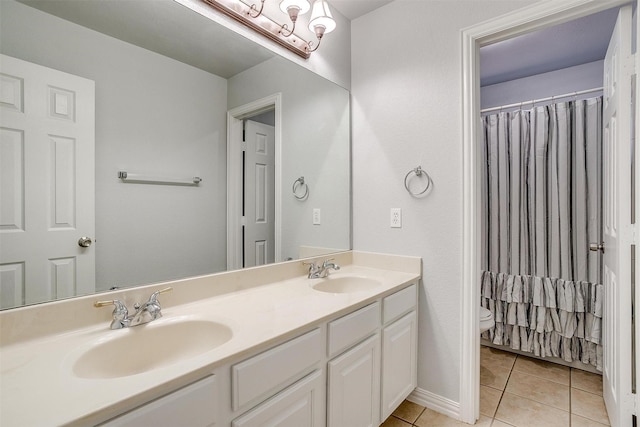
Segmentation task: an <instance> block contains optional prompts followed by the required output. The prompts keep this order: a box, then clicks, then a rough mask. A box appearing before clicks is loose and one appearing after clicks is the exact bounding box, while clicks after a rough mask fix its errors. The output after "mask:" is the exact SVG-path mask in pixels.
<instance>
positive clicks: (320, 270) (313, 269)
mask: <svg viewBox="0 0 640 427" xmlns="http://www.w3.org/2000/svg"><path fill="white" fill-rule="evenodd" d="M330 261H333V258H330V259H325V260H324V262H323V263H322V265H319V264H316V263H315V262H303V264H304V265H308V266H309V275H308V276H307V277H308V278H309V279H319V278H325V277H327V276H328V275H329V270H336V271H337V270H340V266H339V265H338V264H336V263H333V262H330Z"/></svg>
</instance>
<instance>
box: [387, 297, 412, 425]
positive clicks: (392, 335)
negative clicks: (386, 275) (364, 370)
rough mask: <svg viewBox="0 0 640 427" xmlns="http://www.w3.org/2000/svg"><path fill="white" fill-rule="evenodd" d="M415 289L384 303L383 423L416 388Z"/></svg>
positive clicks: (388, 298)
mask: <svg viewBox="0 0 640 427" xmlns="http://www.w3.org/2000/svg"><path fill="white" fill-rule="evenodd" d="M416 298H417V294H416V285H412V286H410V287H408V288H405V289H403V290H401V291H399V292H396V293H395V294H393V295H390V296H388V297H386V298H385V299H384V300H383V305H382V306H383V319H384V322H385V327H384V328H383V330H382V383H381V388H382V394H381V396H382V399H381V400H382V402H381V405H380V407H381V420H382V421H384V420H385V419H386V418H387V417H388V416H389V415H391V413H392V412H393V411H394V410H395V409H396V408H397V407H398V406H399V405H400V404H401V403H402V401H403V400H404V399H405V398H406V397H407V396H408V395H409V394H410V393H411V392H412V391H413V389H415V388H416V385H417V378H418V376H417V366H418V365H417V354H418V349H417V347H418V320H417V313H416Z"/></svg>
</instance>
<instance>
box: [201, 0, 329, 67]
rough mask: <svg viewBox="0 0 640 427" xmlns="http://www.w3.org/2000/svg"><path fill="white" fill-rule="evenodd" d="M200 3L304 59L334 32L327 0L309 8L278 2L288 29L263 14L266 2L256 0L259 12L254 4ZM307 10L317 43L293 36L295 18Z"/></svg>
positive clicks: (294, 1)
mask: <svg viewBox="0 0 640 427" xmlns="http://www.w3.org/2000/svg"><path fill="white" fill-rule="evenodd" d="M202 1H203V2H205V3H206V4H208V5H209V6H211V7H213V8H214V9H216V10H218V11H219V12H222V13H224V14H225V15H227V16H229V17H231V18H233V19H234V20H236V21H238V22H240V23H241V24H243V25H245V26H247V27H248V28H251V29H252V30H254V31H256V32H258V33H260V34H262V35H263V36H265V37H267V38H269V39H271V40H273V41H275V42H276V43H278V44H279V45H281V46H283V47H285V48H287V49H288V50H290V51H291V52H294V53H295V54H297V55H298V56H301V57H302V58H305V59H308V58H309V56H310V55H311V52H315V51H316V50H317V49H318V47H319V46H320V42H321V41H322V37H323V36H324V35H325V34H327V33H330V32H331V31H333V30H334V29H335V28H336V22H335V21H334V19H333V16H331V11H330V10H329V5H328V4H327V1H326V0H315V1H314V2H313V6H310V4H309V0H280V10H281V11H283V12H284V13H286V14H287V15H288V17H289V20H290V21H291V24H292V25H291V29H289V26H288V24H279V23H278V22H276V21H275V20H273V19H271V18H269V17H267V16H265V15H264V14H263V11H264V3H265V1H266V0H259V1H260V6H259V8H258V6H257V5H256V3H254V2H255V0H202ZM271 1H274V0H271ZM309 9H311V17H310V18H309V30H310V31H312V32H313V33H314V34H315V35H316V39H317V43H314V41H306V40H304V39H303V38H301V37H299V36H297V35H296V34H294V31H295V28H296V22H297V21H298V16H300V15H301V14H304V13H306V12H307V11H308V10H309Z"/></svg>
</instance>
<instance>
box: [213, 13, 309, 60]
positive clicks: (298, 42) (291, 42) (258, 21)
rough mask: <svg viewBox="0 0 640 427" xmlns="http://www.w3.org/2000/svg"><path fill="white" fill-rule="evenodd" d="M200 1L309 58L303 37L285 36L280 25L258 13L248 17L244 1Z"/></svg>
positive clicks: (307, 47)
mask: <svg viewBox="0 0 640 427" xmlns="http://www.w3.org/2000/svg"><path fill="white" fill-rule="evenodd" d="M202 1H203V2H204V3H206V4H208V5H209V6H211V7H213V8H214V9H216V10H218V11H220V12H222V13H224V14H225V15H227V16H228V17H230V18H232V19H234V20H235V21H237V22H240V23H241V24H243V25H245V26H247V27H249V28H251V29H252V30H255V31H256V32H258V33H260V34H262V35H263V36H265V37H267V38H269V39H270V40H272V41H274V42H276V43H278V44H279V45H280V46H282V47H284V48H286V49H288V50H289V51H291V52H293V53H295V54H296V55H298V56H300V57H302V58H304V59H309V56H311V53H310V52H309V45H308V44H307V42H306V41H305V40H304V39H303V38H301V37H298V36H296V35H295V34H292V35H290V36H288V37H285V36H284V35H283V34H282V33H281V30H282V25H281V24H278V23H277V22H274V21H273V20H271V19H269V18H268V17H266V16H264V15H260V16H258V17H257V18H250V17H249V14H250V13H251V6H248V5H247V4H245V3H244V2H241V1H238V0H202Z"/></svg>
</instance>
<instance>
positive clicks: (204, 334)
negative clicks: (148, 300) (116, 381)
mask: <svg viewBox="0 0 640 427" xmlns="http://www.w3.org/2000/svg"><path fill="white" fill-rule="evenodd" d="M156 322H158V323H155V322H151V323H147V324H145V325H141V326H135V327H132V328H127V329H120V330H117V331H110V332H109V333H110V335H111V336H115V338H113V339H108V340H106V341H103V342H100V343H98V344H96V345H94V346H92V347H91V348H90V349H88V350H87V351H85V352H84V353H82V354H81V356H80V357H79V358H78V359H77V360H76V361H75V363H74V364H73V368H72V369H73V373H74V374H75V375H76V376H78V377H80V378H119V377H125V376H129V375H135V374H140V373H143V372H148V371H151V370H153V369H157V368H161V367H164V366H167V365H170V364H173V363H176V362H180V361H182V360H185V359H187V358H190V357H194V356H197V355H200V354H202V353H205V352H207V351H210V350H213V349H214V348H216V347H218V346H220V345H222V344H224V343H225V342H227V341H229V340H230V339H231V337H232V336H233V332H232V331H231V329H230V328H229V327H227V326H226V325H223V324H221V323H216V322H211V321H206V320H193V319H189V320H179V321H171V320H169V321H164V322H163V321H156Z"/></svg>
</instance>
